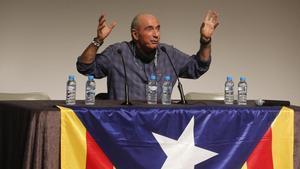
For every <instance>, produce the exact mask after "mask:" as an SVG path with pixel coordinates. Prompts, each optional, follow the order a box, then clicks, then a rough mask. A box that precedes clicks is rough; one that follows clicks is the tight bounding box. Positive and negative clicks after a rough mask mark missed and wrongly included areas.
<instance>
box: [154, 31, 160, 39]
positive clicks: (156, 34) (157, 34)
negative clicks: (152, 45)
mask: <svg viewBox="0 0 300 169" xmlns="http://www.w3.org/2000/svg"><path fill="white" fill-rule="evenodd" d="M159 33H160V32H159V30H154V32H153V37H155V38H158V37H159Z"/></svg>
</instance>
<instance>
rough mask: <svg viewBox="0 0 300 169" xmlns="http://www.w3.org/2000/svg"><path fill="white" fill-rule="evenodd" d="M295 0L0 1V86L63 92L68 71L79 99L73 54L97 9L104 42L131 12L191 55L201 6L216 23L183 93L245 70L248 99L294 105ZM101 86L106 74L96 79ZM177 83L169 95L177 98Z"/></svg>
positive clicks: (119, 32) (90, 31) (125, 33)
mask: <svg viewBox="0 0 300 169" xmlns="http://www.w3.org/2000/svg"><path fill="white" fill-rule="evenodd" d="M299 7H300V1H299V0H264V1H262V0H248V1H241V0H224V1H220V0H218V1H217V0H197V1H192V0H188V1H174V0H160V1H159V0H151V1H145V0H127V1H122V0H119V1H114V0H110V1H108V0H99V1H96V0H95V1H76V0H74V1H71V0H69V1H68V0H54V1H43V0H39V1H32V0H31V1H21V0H19V1H14V0H12V1H8V0H7V1H6V2H5V1H3V0H1V1H0V21H1V22H0V78H1V82H0V92H29V91H43V92H46V93H48V94H49V95H50V97H51V98H52V99H64V97H65V82H66V80H67V76H68V75H69V74H74V75H76V78H77V81H78V90H77V91H78V98H79V99H83V98H84V83H85V80H86V77H84V76H82V75H80V74H79V73H77V71H76V67H75V61H76V58H77V56H78V55H80V54H81V52H82V51H83V49H84V48H85V47H86V46H87V45H88V44H89V43H90V41H91V40H92V38H93V37H94V36H95V34H96V27H97V20H98V17H99V15H100V14H101V13H105V14H106V15H107V19H108V21H109V22H111V21H113V20H115V21H116V22H117V23H118V25H117V26H116V28H115V29H114V30H113V32H112V33H111V35H110V36H109V37H108V38H107V40H106V41H105V44H104V45H103V47H102V48H101V49H100V51H101V50H102V49H103V48H104V47H106V46H107V45H109V44H112V43H114V42H119V41H123V40H130V34H129V25H130V22H131V19H132V18H133V17H134V15H136V14H137V13H140V12H145V11H146V12H150V13H153V14H154V15H156V16H157V17H158V18H159V20H160V23H161V35H162V42H165V43H169V44H172V45H174V46H175V47H177V48H178V49H181V50H182V51H184V52H186V53H189V54H192V53H194V52H196V51H197V50H198V48H199V42H198V41H199V26H200V23H201V20H202V18H203V17H204V14H205V12H206V11H207V10H208V9H215V10H217V11H218V12H219V13H220V15H221V17H220V20H221V24H220V25H219V27H218V29H217V31H216V32H215V35H214V38H213V53H212V54H213V60H212V65H211V68H210V70H209V71H208V72H207V73H206V74H205V75H204V76H202V77H201V78H200V79H197V80H185V79H184V80H183V82H184V88H185V92H190V91H196V92H223V88H224V87H223V85H224V81H225V78H226V75H227V74H230V75H232V76H233V77H234V81H235V83H236V84H237V81H238V78H239V76H241V75H243V76H246V77H247V81H248V85H249V98H251V99H257V98H267V99H287V100H291V101H292V103H293V104H296V105H300V89H299V84H300V76H299V75H298V74H299V72H300V66H299V64H300V56H299V53H300V52H299V50H300V45H299V44H300V34H299V27H300V19H299V18H300V10H299ZM97 85H98V86H97V92H105V91H106V79H102V80H97ZM178 97H179V93H178V92H177V89H175V90H174V93H173V98H178Z"/></svg>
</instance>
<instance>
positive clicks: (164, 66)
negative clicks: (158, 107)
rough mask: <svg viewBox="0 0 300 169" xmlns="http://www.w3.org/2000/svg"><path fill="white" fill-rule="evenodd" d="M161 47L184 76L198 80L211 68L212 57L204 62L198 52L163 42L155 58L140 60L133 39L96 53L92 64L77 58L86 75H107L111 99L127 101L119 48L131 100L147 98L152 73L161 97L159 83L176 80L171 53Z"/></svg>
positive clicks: (79, 69)
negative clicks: (155, 78)
mask: <svg viewBox="0 0 300 169" xmlns="http://www.w3.org/2000/svg"><path fill="white" fill-rule="evenodd" d="M162 46H163V47H165V49H166V52H167V53H168V54H169V56H170V58H171V61H172V62H173V64H174V66H175V69H176V72H177V73H178V75H179V77H181V78H189V79H197V78H199V77H200V76H201V75H202V74H204V73H205V72H206V71H207V70H208V68H209V65H210V60H209V61H207V62H203V61H201V60H200V58H199V57H198V56H197V55H192V56H189V55H187V54H185V53H183V52H181V51H179V50H178V49H176V48H174V47H173V46H170V45H167V44H163V43H160V44H159V46H158V48H157V54H156V59H153V60H152V61H151V62H150V63H144V62H142V61H141V60H140V59H139V57H140V56H137V55H136V52H135V47H134V43H133V42H132V41H131V42H121V43H115V44H113V45H110V46H109V47H107V48H106V49H105V50H104V51H103V52H102V53H100V54H97V56H96V59H95V61H94V62H93V63H91V64H84V63H80V62H79V59H78V60H77V64H76V65H77V70H78V72H80V73H81V74H84V75H94V76H95V78H103V77H107V89H108V97H109V99H116V100H124V95H125V90H124V88H125V87H124V69H123V64H122V58H121V56H120V54H119V53H118V52H117V50H118V49H120V50H121V51H122V55H123V57H124V61H125V65H126V73H127V79H128V88H129V97H130V99H131V100H146V85H147V83H148V79H149V78H150V75H151V74H155V75H156V76H157V82H158V86H159V87H158V98H160V96H161V87H160V86H162V83H163V81H164V76H166V75H170V76H171V81H172V84H173V86H174V84H175V83H176V80H177V78H176V75H175V72H174V70H173V68H172V66H171V63H170V61H169V59H168V56H167V55H166V53H165V52H164V51H162V50H161V47H162ZM156 62H157V63H156Z"/></svg>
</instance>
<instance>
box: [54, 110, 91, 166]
mask: <svg viewBox="0 0 300 169" xmlns="http://www.w3.org/2000/svg"><path fill="white" fill-rule="evenodd" d="M58 107H59V106H58ZM59 108H60V111H61V143H60V144H61V169H85V168H86V150H87V147H86V129H85V127H84V126H83V124H82V123H81V121H80V120H79V119H78V117H77V116H76V114H75V113H74V111H73V110H72V109H69V108H65V107H59Z"/></svg>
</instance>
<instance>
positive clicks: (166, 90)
mask: <svg viewBox="0 0 300 169" xmlns="http://www.w3.org/2000/svg"><path fill="white" fill-rule="evenodd" d="M164 79H165V80H164V83H163V85H162V95H161V103H162V104H171V94H172V83H171V77H170V76H165V78H164Z"/></svg>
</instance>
